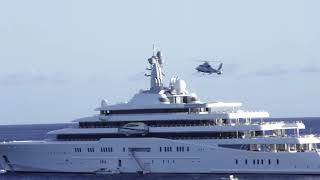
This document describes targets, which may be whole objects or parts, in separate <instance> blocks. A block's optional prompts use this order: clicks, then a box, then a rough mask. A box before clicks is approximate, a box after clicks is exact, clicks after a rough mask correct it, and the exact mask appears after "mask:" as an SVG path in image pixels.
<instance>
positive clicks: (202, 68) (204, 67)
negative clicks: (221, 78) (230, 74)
mask: <svg viewBox="0 0 320 180" xmlns="http://www.w3.org/2000/svg"><path fill="white" fill-rule="evenodd" d="M211 62H212V61H211ZM214 62H216V61H214ZM222 65H223V63H220V65H219V67H218V68H217V69H214V68H213V67H212V66H211V65H210V63H209V61H203V64H200V65H199V66H198V67H196V70H197V71H198V72H202V73H205V74H213V73H215V74H217V75H221V74H222Z"/></svg>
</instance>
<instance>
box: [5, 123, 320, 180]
mask: <svg viewBox="0 0 320 180" xmlns="http://www.w3.org/2000/svg"><path fill="white" fill-rule="evenodd" d="M276 120H278V121H303V122H304V123H305V125H306V129H305V130H302V131H301V133H312V134H320V118H281V119H276ZM70 126H74V124H71V123H66V124H36V125H0V141H1V142H2V141H11V140H41V139H44V138H45V136H46V133H47V132H48V131H52V130H56V129H61V128H66V127H70ZM230 177H231V176H230V174H145V175H142V174H117V175H95V174H70V173H68V174H65V173H60V174H59V173H5V174H0V180H44V179H45V180H102V179H103V180H213V179H221V180H223V179H225V180H228V179H232V178H230ZM233 177H234V178H237V179H239V180H240V179H266V180H269V179H271V180H280V179H281V180H282V179H287V180H291V179H295V180H309V179H310V180H311V179H312V180H313V179H320V175H267V174H233Z"/></svg>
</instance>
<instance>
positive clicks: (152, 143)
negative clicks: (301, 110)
mask: <svg viewBox="0 0 320 180" xmlns="http://www.w3.org/2000/svg"><path fill="white" fill-rule="evenodd" d="M215 141H216V140H167V139H160V138H124V139H102V140H100V141H67V142H54V141H52V142H51V141H39V142H10V143H1V144H0V157H1V166H2V167H4V169H5V170H7V171H16V172H18V171H23V172H70V173H101V174H116V173H264V174H265V173H273V174H320V155H319V153H318V152H315V151H311V152H278V153H274V152H254V151H245V150H236V149H229V148H221V147H217V146H216V145H215V144H216V142H215ZM101 147H112V152H101ZM160 147H162V151H161V152H160ZM165 147H168V150H170V149H169V147H171V150H170V152H164V148H165ZM178 147H184V152H177V150H178V149H177V148H178ZM187 147H188V151H187ZM75 148H81V150H82V152H75V150H74V149H75ZM88 148H94V152H88V151H87V149H88ZM124 148H125V149H124ZM128 148H140V150H141V149H148V148H150V152H141V151H140V152H139V151H137V152H134V153H133V152H129V151H128ZM4 156H5V157H6V158H7V161H6V160H5V158H4ZM269 160H270V164H269ZM246 161H247V163H246ZM258 161H259V162H258ZM277 161H278V162H277Z"/></svg>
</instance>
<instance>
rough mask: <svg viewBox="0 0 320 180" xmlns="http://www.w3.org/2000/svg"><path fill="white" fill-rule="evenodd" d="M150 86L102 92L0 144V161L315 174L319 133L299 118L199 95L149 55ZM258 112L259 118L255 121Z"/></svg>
mask: <svg viewBox="0 0 320 180" xmlns="http://www.w3.org/2000/svg"><path fill="white" fill-rule="evenodd" d="M148 62H149V64H150V68H148V70H150V74H149V75H146V76H148V77H150V89H148V90H144V91H140V92H139V93H137V94H136V95H134V97H133V98H132V99H131V100H130V101H129V102H127V103H121V104H115V105H109V104H108V102H107V101H106V100H102V102H101V106H100V107H98V108H97V109H96V111H98V112H99V114H97V115H95V116H90V117H84V118H80V119H78V120H76V121H77V122H78V124H77V126H75V127H70V128H65V129H59V130H55V131H51V132H49V133H48V136H47V139H45V140H43V141H10V142H2V143H1V144H0V163H1V166H2V167H4V168H5V170H6V171H14V172H76V173H285V174H320V154H319V152H318V148H317V146H318V145H319V143H320V138H319V137H318V136H315V135H301V134H300V130H301V129H305V126H304V124H303V123H302V122H264V121H263V119H264V118H268V117H269V113H268V112H264V111H244V110H241V105H242V104H241V103H238V102H235V103H224V102H202V101H200V100H199V98H198V96H197V95H196V94H194V93H189V92H188V91H187V86H186V82H185V81H183V80H181V79H179V78H177V77H173V78H172V79H171V80H170V83H169V86H167V87H166V86H164V75H163V72H162V66H163V59H162V54H161V52H157V54H156V55H153V56H152V57H151V58H149V59H148ZM253 119H259V121H253Z"/></svg>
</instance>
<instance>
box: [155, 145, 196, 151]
mask: <svg viewBox="0 0 320 180" xmlns="http://www.w3.org/2000/svg"><path fill="white" fill-rule="evenodd" d="M159 151H160V152H162V151H163V152H172V147H171V146H170V147H160V149H159ZM176 151H177V152H184V151H187V152H189V151H190V148H189V146H187V147H184V146H177V147H176Z"/></svg>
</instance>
